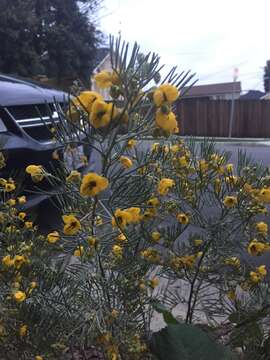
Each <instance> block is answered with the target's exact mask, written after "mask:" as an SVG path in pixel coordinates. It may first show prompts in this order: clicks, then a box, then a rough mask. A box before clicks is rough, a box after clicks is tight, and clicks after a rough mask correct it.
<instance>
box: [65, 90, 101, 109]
mask: <svg viewBox="0 0 270 360" xmlns="http://www.w3.org/2000/svg"><path fill="white" fill-rule="evenodd" d="M96 100H103V97H102V96H101V95H100V94H99V93H97V92H95V91H83V92H81V93H80V95H79V96H78V97H76V98H75V99H72V103H73V104H74V105H75V107H80V108H83V109H84V110H86V111H87V112H88V113H90V112H91V111H92V106H93V104H94V102H95V101H96Z"/></svg>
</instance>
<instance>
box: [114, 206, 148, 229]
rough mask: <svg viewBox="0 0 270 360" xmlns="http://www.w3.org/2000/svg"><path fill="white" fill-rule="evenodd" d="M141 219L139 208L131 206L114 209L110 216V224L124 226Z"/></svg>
mask: <svg viewBox="0 0 270 360" xmlns="http://www.w3.org/2000/svg"><path fill="white" fill-rule="evenodd" d="M141 220H142V215H141V209H140V208H138V207H131V208H128V209H125V210H121V209H116V210H115V212H114V215H113V218H112V226H114V227H115V226H119V227H120V228H125V227H126V226H127V225H129V224H137V223H138V222H139V221H141Z"/></svg>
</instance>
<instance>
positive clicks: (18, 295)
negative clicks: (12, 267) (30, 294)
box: [13, 290, 26, 303]
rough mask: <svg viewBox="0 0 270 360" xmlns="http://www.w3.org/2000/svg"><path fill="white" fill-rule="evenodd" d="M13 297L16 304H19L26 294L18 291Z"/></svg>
mask: <svg viewBox="0 0 270 360" xmlns="http://www.w3.org/2000/svg"><path fill="white" fill-rule="evenodd" d="M13 297H14V300H15V301H16V302H18V303H21V302H23V301H24V300H25V299H26V294H25V292H23V291H20V290H19V291H16V292H15V293H14V294H13Z"/></svg>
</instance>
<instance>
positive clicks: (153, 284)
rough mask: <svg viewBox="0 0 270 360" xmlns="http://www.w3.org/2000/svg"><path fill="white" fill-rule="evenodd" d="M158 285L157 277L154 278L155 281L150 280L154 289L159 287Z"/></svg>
mask: <svg viewBox="0 0 270 360" xmlns="http://www.w3.org/2000/svg"><path fill="white" fill-rule="evenodd" d="M158 284H159V279H158V278H157V277H154V278H153V279H151V280H150V286H151V288H152V289H154V288H155V287H157V286H158Z"/></svg>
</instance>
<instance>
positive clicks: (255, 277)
mask: <svg viewBox="0 0 270 360" xmlns="http://www.w3.org/2000/svg"><path fill="white" fill-rule="evenodd" d="M249 275H250V280H251V281H252V282H254V283H258V282H260V281H262V280H263V278H264V277H265V276H266V275H267V270H266V266H265V265H260V266H259V267H257V268H256V271H251V272H250V273H249Z"/></svg>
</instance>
